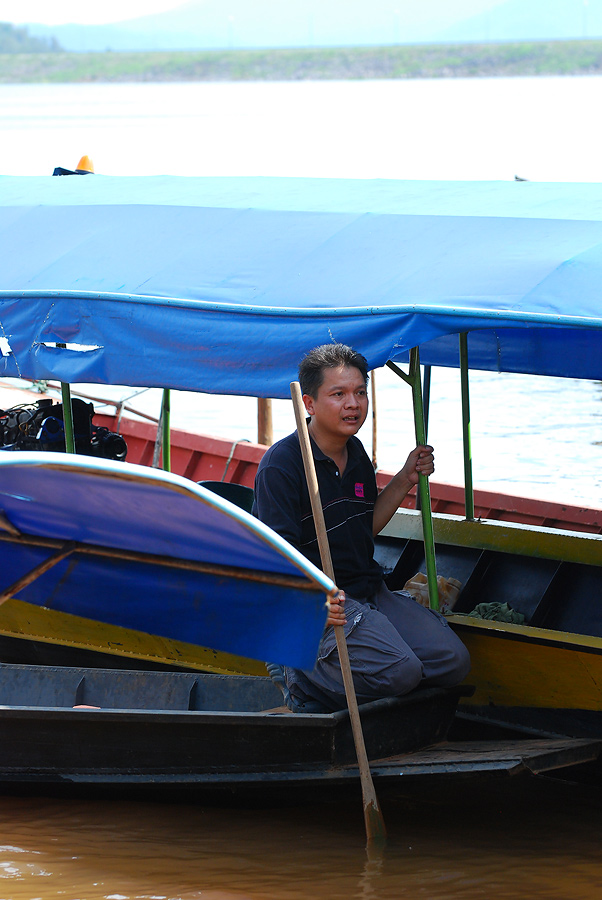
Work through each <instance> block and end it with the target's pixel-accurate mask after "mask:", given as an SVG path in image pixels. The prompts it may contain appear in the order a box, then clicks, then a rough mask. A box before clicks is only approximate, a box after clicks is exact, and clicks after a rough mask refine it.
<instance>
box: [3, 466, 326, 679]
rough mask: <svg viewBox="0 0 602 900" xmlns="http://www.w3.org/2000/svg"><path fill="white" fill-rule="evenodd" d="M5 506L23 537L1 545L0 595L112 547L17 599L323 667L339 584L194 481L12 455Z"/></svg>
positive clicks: (5, 485)
mask: <svg viewBox="0 0 602 900" xmlns="http://www.w3.org/2000/svg"><path fill="white" fill-rule="evenodd" d="M0 506H1V508H2V514H3V517H4V521H5V522H6V521H8V522H10V524H11V526H12V528H13V529H17V531H18V532H19V533H20V534H22V535H23V536H24V537H23V539H20V538H18V537H17V539H16V540H15V539H11V538H9V539H8V540H3V541H0V592H1V591H4V590H6V589H7V588H9V587H10V586H11V585H13V584H14V583H15V582H16V581H17V579H19V578H21V577H22V576H23V575H24V574H25V573H26V572H28V571H30V570H31V569H33V568H34V566H36V565H38V564H39V563H40V562H42V561H43V560H45V559H47V558H48V557H49V555H52V553H53V552H54V550H53V547H60V546H65V545H68V544H69V543H70V542H76V543H77V545H78V546H80V545H83V546H84V547H87V548H88V550H90V548H103V549H107V548H108V549H109V550H111V551H115V552H114V553H113V554H112V555H102V554H101V555H95V554H91V553H90V552H83V553H80V552H75V553H74V554H73V555H72V556H68V557H67V558H66V559H65V560H63V561H62V562H59V563H58V564H57V565H55V566H54V567H53V568H51V569H50V570H49V571H47V572H45V573H44V574H42V575H41V577H40V578H38V579H37V580H36V581H33V583H32V584H30V585H27V586H26V587H25V588H23V589H21V590H19V591H18V593H17V594H16V595H15V596H17V598H18V599H19V600H23V601H25V602H28V603H32V604H35V605H39V606H45V607H49V608H51V609H53V610H58V611H60V612H63V613H70V614H72V615H77V616H83V617H84V618H87V619H93V620H96V621H100V622H105V623H108V624H110V625H117V626H121V627H124V628H130V629H136V630H138V631H142V632H146V633H149V634H154V635H159V636H161V637H166V638H171V639H175V640H179V641H185V642H187V643H191V644H200V645H201V646H204V647H210V648H214V649H219V650H226V651H228V652H230V653H234V654H240V655H242V656H250V657H254V658H257V659H263V660H277V661H284V662H287V663H288V664H290V665H294V666H300V667H311V666H312V665H313V663H314V660H315V656H316V652H317V648H318V644H319V641H320V638H321V635H322V631H323V629H324V624H325V621H326V608H325V605H324V604H325V592H327V591H329V590H331V589H333V587H334V585H333V584H332V582H331V580H330V579H329V578H327V577H326V575H324V574H323V573H322V572H320V571H319V569H317V568H316V567H315V566H313V565H312V564H311V563H310V562H309V561H308V560H307V559H306V558H305V557H304V556H302V555H301V553H299V552H298V551H297V550H295V549H294V548H293V547H291V546H290V545H289V544H287V542H286V541H284V540H283V539H282V538H281V537H279V536H278V535H277V534H275V533H274V532H273V531H272V530H271V529H270V528H268V527H267V526H265V525H263V524H262V523H261V522H259V521H258V520H257V519H255V518H254V517H253V516H251V515H249V514H248V513H246V512H244V511H243V510H241V509H238V507H236V506H233V505H232V504H231V503H229V502H228V501H227V500H223V499H222V498H220V497H218V496H217V495H216V494H214V493H212V492H211V491H208V490H206V489H205V488H203V487H199V486H198V485H196V484H194V482H191V481H189V480H188V479H185V478H181V477H180V476H178V475H171V474H169V473H166V472H162V471H159V470H157V469H150V468H147V467H146V466H136V465H132V464H126V463H118V462H114V461H113V460H102V459H91V458H90V457H86V456H71V455H69V454H62V453H29V452H18V451H15V452H3V453H0ZM5 537H6V535H5ZM48 542H51V543H50V544H49V543H48ZM140 554H141V555H142V557H141V558H139V555H140ZM162 560H163V561H164V562H162ZM165 561H167V563H169V562H170V561H171V562H175V563H176V564H177V562H178V561H179V562H181V563H184V564H188V563H191V564H192V567H191V568H189V569H187V568H186V567H183V568H182V567H179V568H178V567H177V565H176V567H174V566H173V565H168V564H166V562H165ZM197 563H198V564H202V567H203V570H200V567H198V566H197V567H196V569H195V565H194V564H197ZM247 573H251V574H247ZM253 573H259V574H260V579H261V578H262V577H263V579H264V580H257V579H256V578H255V575H254V574H253ZM283 579H284V581H285V584H286V586H283V584H282V583H281V582H282V580H283ZM284 595H285V596H286V611H284V607H283V596H284Z"/></svg>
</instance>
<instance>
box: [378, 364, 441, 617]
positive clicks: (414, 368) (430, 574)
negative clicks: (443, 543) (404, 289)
mask: <svg viewBox="0 0 602 900" xmlns="http://www.w3.org/2000/svg"><path fill="white" fill-rule="evenodd" d="M387 366H388V367H389V368H390V369H392V370H393V372H395V373H396V374H397V375H399V377H400V378H403V380H404V381H405V382H406V384H409V385H410V387H411V388H412V400H413V405H414V431H415V434H416V444H417V445H419V444H426V426H425V419H424V407H423V404H422V384H421V381H420V352H419V350H418V347H414V348H413V349H412V350H410V372H409V375H406V374H405V372H402V370H401V369H400V368H399V367H398V366H396V365H395V363H392V362H390V361H389V362H388V363H387ZM418 491H419V493H420V513H421V518H422V537H423V540H424V561H425V566H426V579H427V583H428V591H429V604H430V607H431V609H434V610H437V611H438V610H439V590H438V588H437V561H436V559H435V537H434V533H433V511H432V509H431V491H430V488H429V482H428V478H427V477H426V475H420V476H419V477H418Z"/></svg>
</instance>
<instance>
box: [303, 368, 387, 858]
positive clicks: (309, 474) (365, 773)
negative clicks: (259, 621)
mask: <svg viewBox="0 0 602 900" xmlns="http://www.w3.org/2000/svg"><path fill="white" fill-rule="evenodd" d="M291 396H292V398H293V406H294V409H295V420H296V422H297V432H298V434H299V443H300V445H301V453H302V455H303V466H304V468H305V477H306V479H307V487H308V490H309V498H310V501H311V509H312V513H313V517H314V524H315V526H316V536H317V539H318V547H319V549H320V558H321V560H322V569H323V571H324V573H325V574H326V575H328V577H329V578H330V579H331V580H332V581H334V569H333V565H332V558H331V555H330V545H329V543H328V535H327V534H326V525H325V523H324V512H323V510H322V503H321V501H320V489H319V487H318V478H317V475H316V468H315V464H314V457H313V453H312V450H311V443H310V440H309V432H308V430H307V423H306V421H305V414H306V413H305V406H304V404H303V397H302V394H301V387H300V385H299V382H298V381H293V382H292V384H291ZM334 633H335V637H336V641H337V650H338V652H339V661H340V663H341V672H342V675H343V685H344V687H345V696H346V698H347V707H348V709H349V718H350V720H351V728H352V731H353V740H354V743H355V752H356V754H357V761H358V766H359V771H360V781H361V785H362V797H363V801H364V822H365V825H366V837H367V840H368V849H369V850H370V849H374V848H378V847H382V846H383V845H384V843H385V841H386V836H387V832H386V829H385V823H384V819H383V817H382V813H381V811H380V806H379V804H378V799H377V796H376V791H375V790H374V784H373V781H372V775H371V774H370V765H369V763H368V756H367V754H366V745H365V743H364V735H363V732H362V723H361V721H360V713H359V709H358V705H357V697H356V696H355V687H354V685H353V676H352V674H351V665H350V663H349V653H348V651H347V641H346V639H345V631H344V629H343V626H342V625H335V626H334Z"/></svg>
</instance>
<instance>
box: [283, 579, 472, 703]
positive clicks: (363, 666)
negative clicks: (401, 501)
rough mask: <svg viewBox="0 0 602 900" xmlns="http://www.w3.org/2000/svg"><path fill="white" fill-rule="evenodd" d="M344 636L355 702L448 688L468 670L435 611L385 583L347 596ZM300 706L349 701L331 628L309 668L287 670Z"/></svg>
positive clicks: (462, 650)
mask: <svg viewBox="0 0 602 900" xmlns="http://www.w3.org/2000/svg"><path fill="white" fill-rule="evenodd" d="M345 614H346V617H347V624H346V625H345V626H344V628H345V636H346V638H347V648H348V650H349V661H350V663H351V672H352V675H353V683H354V685H355V690H356V694H357V699H358V702H359V703H365V702H367V701H368V700H375V699H377V698H378V697H397V696H401V695H403V694H407V693H408V692H409V691H411V690H413V689H414V688H416V687H418V685H420V684H425V685H426V684H428V685H429V686H431V687H435V686H438V687H451V686H452V685H455V684H459V682H461V681H462V680H463V679H464V678H465V677H466V675H467V674H468V672H469V670H470V658H469V655H468V651H467V649H466V647H465V646H464V644H463V643H462V641H461V640H460V639H459V638H458V637H457V635H456V634H454V632H453V631H452V629H451V628H450V627H449V625H448V624H447V621H446V620H445V618H444V617H443V616H441V615H439V613H436V612H433V611H432V610H430V609H426V608H425V607H424V606H421V605H420V604H419V603H417V602H416V601H415V600H414V599H413V598H412V597H411V596H410V595H409V594H407V593H405V592H404V591H400V592H393V591H390V590H389V589H388V588H387V587H386V586H385V585H384V584H383V585H382V587H381V588H380V590H379V591H378V592H377V593H376V594H374V595H373V596H372V597H369V598H368V599H367V600H365V601H362V602H360V601H358V600H354V599H353V598H352V597H347V599H346V600H345ZM285 677H286V683H287V686H288V688H289V691H290V693H291V697H292V699H293V702H294V703H295V705H296V706H297V707H299V708H300V711H302V710H303V709H304V710H305V711H307V712H318V711H320V707H322V708H323V709H324V710H327V711H330V710H334V709H344V708H345V707H346V706H347V703H346V700H345V689H344V687H343V678H342V675H341V666H340V663H339V654H338V651H337V646H336V637H335V634H334V628H332V627H329V628H327V629H326V631H325V633H324V636H323V638H322V641H321V643H320V647H319V649H318V658H317V661H316V664H315V666H314V668H313V669H312V670H301V669H291V668H288V667H287V668H286V669H285Z"/></svg>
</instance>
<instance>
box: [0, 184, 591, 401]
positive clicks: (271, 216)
mask: <svg viewBox="0 0 602 900" xmlns="http://www.w3.org/2000/svg"><path fill="white" fill-rule="evenodd" d="M0 243H1V246H2V251H3V264H2V270H1V272H0V328H1V331H0V338H1V339H2V348H3V356H2V359H1V361H0V362H1V368H0V371H1V373H2V374H4V375H10V376H17V377H27V378H31V379H34V380H35V379H46V378H56V379H59V380H62V381H67V382H78V383H82V382H88V383H114V384H129V385H135V386H138V385H140V386H157V387H171V388H179V389H187V390H199V391H206V392H214V393H234V394H248V395H252V396H269V397H288V396H289V384H290V382H291V381H292V380H294V378H295V377H296V368H297V364H298V362H299V359H300V358H301V357H302V356H303V354H304V353H305V352H306V351H307V350H309V349H310V348H311V347H313V346H316V345H317V344H320V343H324V342H328V341H333V340H334V341H342V342H344V343H348V344H351V345H353V346H354V347H356V348H357V349H358V350H360V351H361V352H362V353H364V355H365V356H366V357H367V359H368V362H369V365H370V367H371V368H377V367H379V366H381V365H383V364H384V363H385V362H386V361H387V360H389V359H391V360H396V361H403V360H405V359H406V358H407V354H408V351H409V349H410V348H411V347H413V346H416V345H420V347H421V358H422V361H423V362H425V363H430V364H443V365H457V363H458V358H457V357H458V354H457V334H458V333H460V332H463V331H467V332H469V342H468V347H469V362H470V365H471V366H472V367H475V368H487V369H494V370H500V371H512V372H530V373H538V374H552V375H566V376H572V377H581V378H602V301H601V299H600V298H601V288H602V185H600V184H588V185H586V184H537V183H531V182H507V183H504V182H496V183H489V182H471V183H463V182H403V181H382V180H376V181H357V180H345V179H289V178H284V179H278V178H184V177H124V178H120V177H105V176H98V175H95V176H90V177H86V178H76V177H73V178H52V177H27V176H25V177H14V178H12V177H6V178H0ZM57 344H67V345H68V346H67V348H62V347H57V346H56V345H57Z"/></svg>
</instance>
